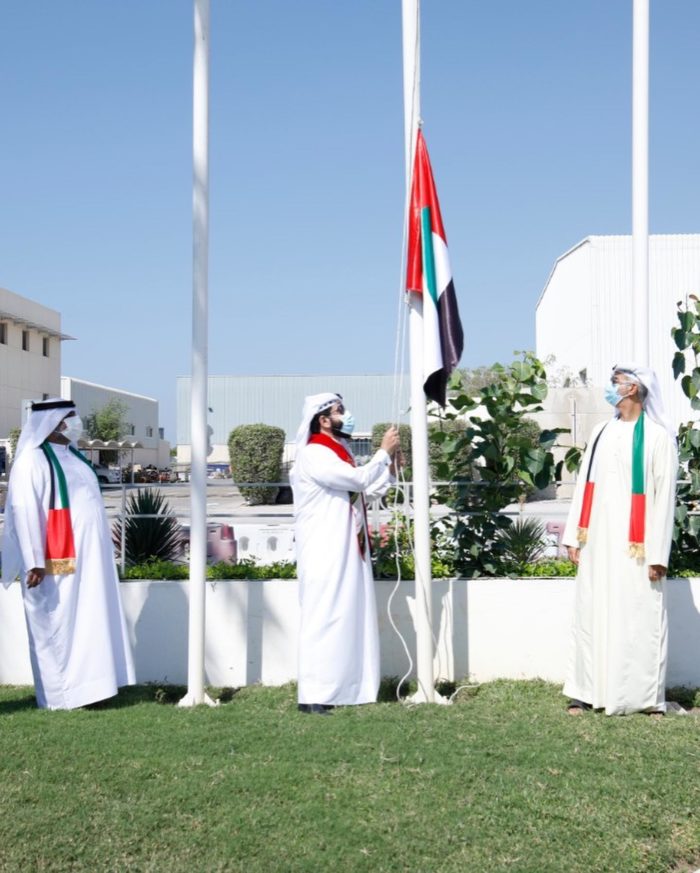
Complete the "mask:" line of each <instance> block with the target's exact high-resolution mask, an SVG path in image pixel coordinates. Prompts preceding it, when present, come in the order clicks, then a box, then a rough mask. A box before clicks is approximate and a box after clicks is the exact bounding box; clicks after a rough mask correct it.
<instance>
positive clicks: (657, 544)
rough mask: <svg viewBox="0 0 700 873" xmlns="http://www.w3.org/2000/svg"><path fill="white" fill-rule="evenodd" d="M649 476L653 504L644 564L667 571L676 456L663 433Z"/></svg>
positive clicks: (673, 508)
mask: <svg viewBox="0 0 700 873" xmlns="http://www.w3.org/2000/svg"><path fill="white" fill-rule="evenodd" d="M651 475H652V478H653V481H654V502H653V504H652V506H651V512H650V513H649V515H648V522H649V530H648V531H647V532H646V560H647V563H648V564H650V565H651V564H658V565H660V566H662V567H668V556H669V554H670V552H671V540H672V538H673V518H674V515H675V512H676V481H677V478H678V453H677V451H676V446H675V443H674V441H673V440H672V439H671V437H670V436H668V434H666V433H664V434H663V435H662V436H661V437H660V438H659V439H658V440H657V442H656V445H655V446H654V451H653V455H652V459H651Z"/></svg>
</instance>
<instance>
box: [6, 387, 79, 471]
mask: <svg viewBox="0 0 700 873" xmlns="http://www.w3.org/2000/svg"><path fill="white" fill-rule="evenodd" d="M73 412H75V403H73V401H72V400H63V399H62V398H61V397H49V399H48V400H37V401H36V402H35V403H32V405H31V410H30V412H29V416H28V417H27V421H26V423H25V425H24V427H23V428H22V433H21V434H20V435H19V440H17V449H16V450H15V455H14V458H13V459H12V460H13V462H14V461H16V460H17V458H19V456H20V455H21V454H22V452H23V451H24V450H25V449H38V448H39V446H40V445H41V444H42V443H43V442H44V441H45V440H46V438H47V437H48V436H50V434H52V433H53V432H54V431H55V430H56V428H57V427H58V426H59V424H60V423H61V422H62V421H63V419H64V418H65V417H66V416H67V415H70V414H71V413H73Z"/></svg>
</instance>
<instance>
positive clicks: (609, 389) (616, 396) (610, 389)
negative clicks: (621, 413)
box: [605, 379, 629, 406]
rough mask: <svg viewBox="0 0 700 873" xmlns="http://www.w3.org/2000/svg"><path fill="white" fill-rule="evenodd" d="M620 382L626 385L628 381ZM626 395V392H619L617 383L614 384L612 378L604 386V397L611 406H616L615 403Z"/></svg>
mask: <svg viewBox="0 0 700 873" xmlns="http://www.w3.org/2000/svg"><path fill="white" fill-rule="evenodd" d="M622 384H624V385H627V384H629V383H627V382H623V383H622ZM625 397H627V395H626V394H620V390H619V385H616V384H615V383H614V382H613V381H612V379H611V380H610V381H609V382H608V384H607V385H606V386H605V399H606V400H607V401H608V403H610V404H611V406H617V404H618V403H619V402H620V401H621V400H624V399H625Z"/></svg>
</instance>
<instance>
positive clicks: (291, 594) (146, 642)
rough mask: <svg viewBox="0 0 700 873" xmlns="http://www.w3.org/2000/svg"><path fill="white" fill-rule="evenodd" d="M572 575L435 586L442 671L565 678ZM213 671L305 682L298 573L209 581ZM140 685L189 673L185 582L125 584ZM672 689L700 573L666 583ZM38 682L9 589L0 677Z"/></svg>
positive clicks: (687, 680)
mask: <svg viewBox="0 0 700 873" xmlns="http://www.w3.org/2000/svg"><path fill="white" fill-rule="evenodd" d="M573 583H574V580H573V579H471V580H465V579H456V580H436V581H435V582H434V583H433V625H434V628H435V636H436V639H437V643H438V645H437V651H436V657H435V672H436V676H440V677H443V678H446V679H461V678H464V677H467V676H469V677H470V678H471V679H473V680H474V681H477V682H484V681H488V680H490V679H496V678H511V679H532V678H537V677H539V678H542V679H547V680H549V681H552V682H562V681H563V678H564V671H565V669H566V660H567V653H568V644H569V626H570V616H571V605H572V598H573ZM376 586H377V587H376V590H377V609H378V615H379V628H380V639H381V652H382V675H384V676H402V675H403V674H404V673H405V672H406V670H407V669H408V662H407V660H406V655H405V653H404V650H403V646H402V645H401V642H400V640H399V638H398V637H397V636H396V634H395V632H394V630H393V629H392V627H391V625H390V622H389V617H388V612H387V603H388V600H389V596H390V594H391V592H392V590H393V589H394V587H395V583H394V582H391V581H385V580H381V581H378V582H377V583H376ZM206 588H207V592H206V593H207V601H206V610H207V630H206V674H207V675H206V679H207V682H208V683H210V684H211V685H224V686H239V685H249V684H252V683H255V682H261V683H262V684H264V685H280V684H283V683H285V682H289V681H290V680H293V679H295V678H296V647H297V627H298V603H297V583H296V580H277V579H273V580H265V581H259V580H255V581H243V580H228V581H221V582H208V583H207V586H206ZM413 592H414V583H413V582H412V581H408V582H402V583H401V584H400V585H399V586H398V590H397V593H396V595H395V597H394V599H393V603H392V615H393V617H394V621H395V623H396V624H397V626H398V628H399V630H400V631H401V633H402V634H403V636H404V637H405V639H406V642H407V644H408V647H409V650H410V651H411V653H413V654H415V635H414V633H413V626H412V621H411V613H412V610H413V605H414V596H413ZM121 593H122V599H123V603H124V612H125V615H126V620H127V625H128V627H129V633H130V636H131V642H132V646H133V651H134V659H135V663H136V677H137V681H139V682H170V683H178V684H184V683H185V682H186V678H187V582H154V581H149V580H139V581H128V582H123V583H121ZM668 610H669V667H668V676H667V683H668V685H688V686H693V687H700V579H698V578H695V579H675V580H671V581H669V583H668ZM31 683H32V675H31V669H30V666H29V657H28V653H27V633H26V628H25V623H24V615H23V609H22V598H21V592H20V588H19V585H18V584H15V585H12V586H10V588H9V589H4V588H0V684H17V685H25V684H26V685H30V684H31Z"/></svg>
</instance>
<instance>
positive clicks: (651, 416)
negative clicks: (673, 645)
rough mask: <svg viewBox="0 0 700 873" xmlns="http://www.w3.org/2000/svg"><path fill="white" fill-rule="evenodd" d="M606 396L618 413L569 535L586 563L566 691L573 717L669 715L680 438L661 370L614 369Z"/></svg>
mask: <svg viewBox="0 0 700 873" xmlns="http://www.w3.org/2000/svg"><path fill="white" fill-rule="evenodd" d="M605 395H606V399H607V400H608V401H609V402H610V403H611V404H612V406H613V407H614V408H615V416H614V418H612V419H611V420H610V421H608V422H606V423H604V424H602V425H599V426H597V427H596V428H594V430H593V433H592V434H591V438H590V441H589V443H588V446H587V448H586V452H585V454H584V456H583V461H582V463H581V468H580V470H579V477H578V481H577V483H576V490H575V493H574V498H573V501H572V504H571V510H570V512H569V517H568V521H567V525H566V530H565V532H564V537H563V543H564V545H566V546H567V547H568V552H569V557H570V558H571V560H572V561H573V562H574V563H575V564H577V565H578V573H577V576H576V593H575V607H574V618H573V639H572V647H571V656H570V661H569V667H568V670H567V679H566V683H565V685H564V694H565V695H567V696H568V697H570V698H571V700H570V701H569V712H570V713H571V714H572V715H578V714H580V713H581V712H582V711H583V710H585V709H591V708H593V709H604V710H605V712H606V714H607V715H625V714H628V713H632V712H650V713H651V712H656V713H663V712H665V710H666V703H665V680H666V664H667V653H668V624H667V616H666V570H667V567H668V557H669V552H670V549H671V535H672V532H673V516H674V510H675V493H676V478H677V473H678V457H677V453H676V441H675V434H674V431H673V429H672V427H671V426H670V424H669V423H668V421H667V419H666V417H665V414H664V409H663V405H662V402H661V396H660V392H659V385H658V381H657V378H656V374H655V373H654V372H653V370H650V369H648V368H647V367H640V366H637V365H635V364H624V365H620V366H615V367H614V368H613V371H612V375H611V380H610V382H609V384H608V386H607V388H606V391H605Z"/></svg>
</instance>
